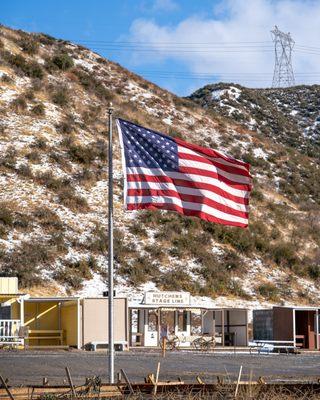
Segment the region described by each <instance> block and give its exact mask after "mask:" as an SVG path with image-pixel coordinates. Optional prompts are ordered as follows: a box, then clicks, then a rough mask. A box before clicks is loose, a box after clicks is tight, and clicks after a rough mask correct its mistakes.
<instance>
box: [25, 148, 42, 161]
mask: <svg viewBox="0 0 320 400" xmlns="http://www.w3.org/2000/svg"><path fill="white" fill-rule="evenodd" d="M26 158H27V159H28V160H29V161H32V162H37V163H38V162H40V161H41V157H40V154H39V152H38V151H36V150H33V151H30V153H28V154H27V155H26Z"/></svg>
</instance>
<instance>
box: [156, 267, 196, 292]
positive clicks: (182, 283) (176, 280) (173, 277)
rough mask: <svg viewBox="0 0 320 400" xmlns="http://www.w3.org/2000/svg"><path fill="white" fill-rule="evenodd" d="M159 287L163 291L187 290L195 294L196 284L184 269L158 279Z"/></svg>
mask: <svg viewBox="0 0 320 400" xmlns="http://www.w3.org/2000/svg"><path fill="white" fill-rule="evenodd" d="M156 282H157V285H158V286H160V287H161V289H162V290H185V291H187V292H191V293H193V292H194V284H193V282H192V280H191V278H190V275H189V274H188V273H187V272H186V271H185V270H184V269H183V268H177V269H174V270H172V271H169V272H167V273H163V274H161V275H159V276H158V277H156Z"/></svg>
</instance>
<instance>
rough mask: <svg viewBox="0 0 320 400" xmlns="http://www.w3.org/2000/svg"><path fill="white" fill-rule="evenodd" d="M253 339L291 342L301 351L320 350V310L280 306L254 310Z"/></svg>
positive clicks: (316, 308)
mask: <svg viewBox="0 0 320 400" xmlns="http://www.w3.org/2000/svg"><path fill="white" fill-rule="evenodd" d="M253 338H254V340H266V341H279V342H281V341H282V342H289V343H291V344H292V346H294V347H297V348H301V349H309V350H315V349H320V346H319V344H320V331H319V308H318V307H280V306H279V307H273V308H272V309H269V310H254V311H253Z"/></svg>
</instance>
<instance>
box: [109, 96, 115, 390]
mask: <svg viewBox="0 0 320 400" xmlns="http://www.w3.org/2000/svg"><path fill="white" fill-rule="evenodd" d="M112 114H113V107H112V103H110V104H109V108H108V116H109V133H108V137H109V145H108V321H109V323H108V364H109V382H110V383H114V338H113V332H114V329H113V325H114V313H113V310H114V307H113V154H112Z"/></svg>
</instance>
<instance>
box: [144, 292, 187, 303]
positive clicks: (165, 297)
mask: <svg viewBox="0 0 320 400" xmlns="http://www.w3.org/2000/svg"><path fill="white" fill-rule="evenodd" d="M144 302H145V304H155V305H162V304H165V305H179V304H190V293H187V292H146V293H145V295H144Z"/></svg>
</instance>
